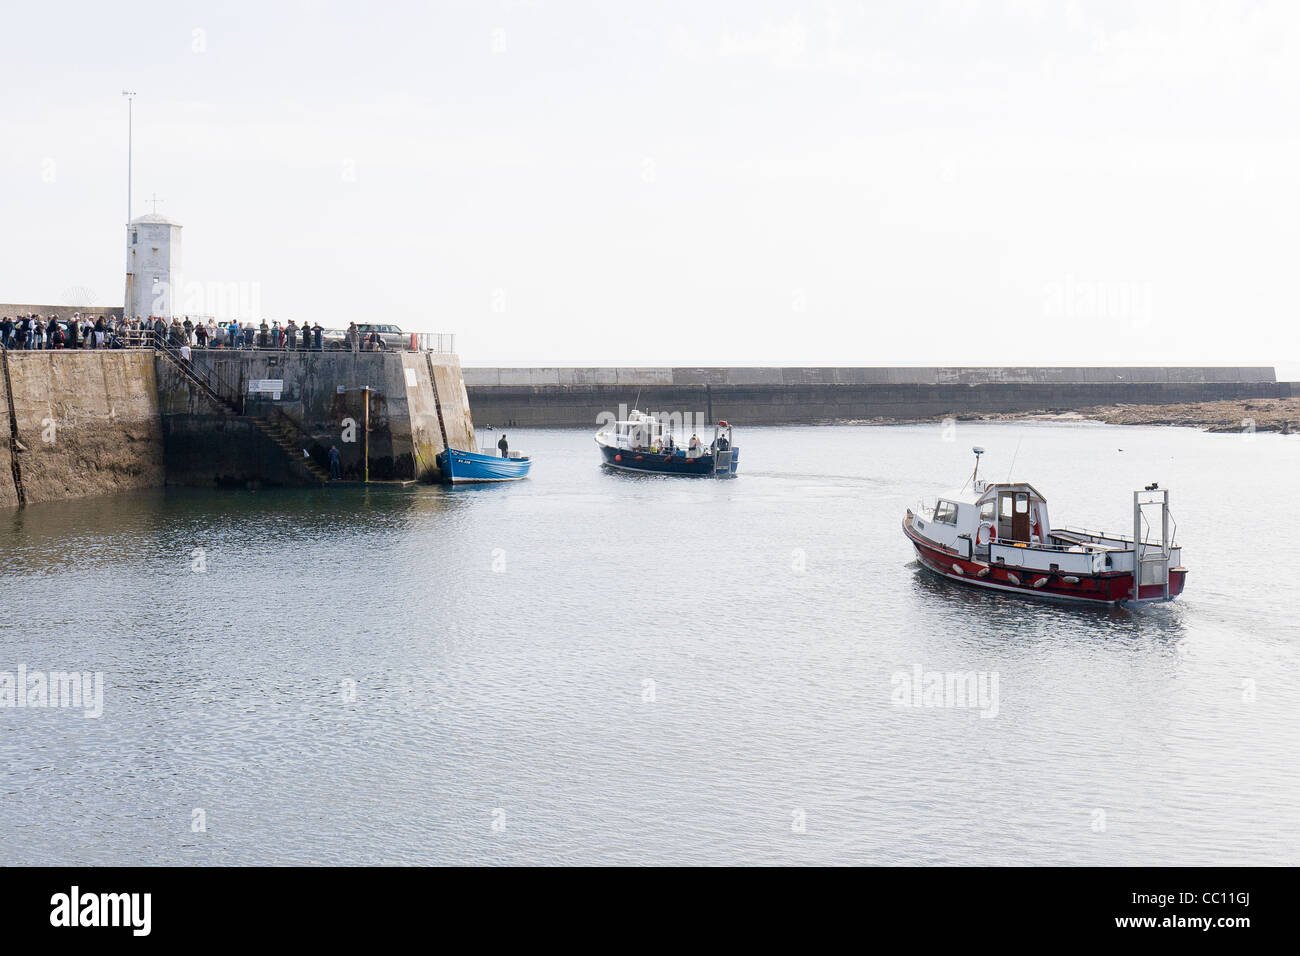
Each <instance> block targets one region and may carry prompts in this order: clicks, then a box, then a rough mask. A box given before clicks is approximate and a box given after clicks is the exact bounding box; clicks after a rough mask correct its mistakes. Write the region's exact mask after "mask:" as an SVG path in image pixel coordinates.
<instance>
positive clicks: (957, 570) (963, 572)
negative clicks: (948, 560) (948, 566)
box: [952, 562, 966, 574]
mask: <svg viewBox="0 0 1300 956" xmlns="http://www.w3.org/2000/svg"><path fill="white" fill-rule="evenodd" d="M952 569H953V570H954V571H956V572H957V573H958V574H965V573H966V572H965V571H963V570H962V569H961V565H960V564H957V563H956V562H953V566H952Z"/></svg>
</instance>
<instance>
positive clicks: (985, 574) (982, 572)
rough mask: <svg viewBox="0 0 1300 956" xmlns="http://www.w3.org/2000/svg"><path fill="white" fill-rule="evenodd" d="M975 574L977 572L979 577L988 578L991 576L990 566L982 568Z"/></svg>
mask: <svg viewBox="0 0 1300 956" xmlns="http://www.w3.org/2000/svg"><path fill="white" fill-rule="evenodd" d="M975 574H976V576H977V577H981V578H987V577H988V576H989V569H988V568H980V569H979V570H978V571H976V572H975Z"/></svg>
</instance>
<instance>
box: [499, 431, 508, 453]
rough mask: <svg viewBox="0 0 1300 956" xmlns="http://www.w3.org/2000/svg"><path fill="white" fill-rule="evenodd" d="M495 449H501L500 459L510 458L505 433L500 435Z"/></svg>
mask: <svg viewBox="0 0 1300 956" xmlns="http://www.w3.org/2000/svg"><path fill="white" fill-rule="evenodd" d="M497 447H498V448H500V449H501V457H502V458H509V457H510V443H509V442H508V441H506V433H505V432H502V433H501V440H500V441H499V442H497Z"/></svg>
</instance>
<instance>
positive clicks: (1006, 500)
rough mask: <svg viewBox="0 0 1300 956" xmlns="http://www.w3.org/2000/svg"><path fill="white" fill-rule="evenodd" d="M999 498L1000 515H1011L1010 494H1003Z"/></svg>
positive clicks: (1005, 516) (1006, 516)
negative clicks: (1000, 504) (1000, 502)
mask: <svg viewBox="0 0 1300 956" xmlns="http://www.w3.org/2000/svg"><path fill="white" fill-rule="evenodd" d="M1001 500H1002V517H1004V518H1010V517H1011V496H1010V495H1003V496H1002V499H1001Z"/></svg>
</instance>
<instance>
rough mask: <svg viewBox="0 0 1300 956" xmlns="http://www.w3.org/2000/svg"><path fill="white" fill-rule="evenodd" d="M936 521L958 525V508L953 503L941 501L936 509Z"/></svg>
mask: <svg viewBox="0 0 1300 956" xmlns="http://www.w3.org/2000/svg"><path fill="white" fill-rule="evenodd" d="M934 520H935V521H938V522H941V523H943V524H956V523H957V506H956V505H955V504H953V503H952V502H951V501H941V502H939V503H938V504H937V505H936V506H935V508H934Z"/></svg>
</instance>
